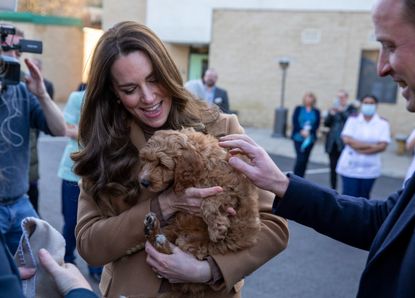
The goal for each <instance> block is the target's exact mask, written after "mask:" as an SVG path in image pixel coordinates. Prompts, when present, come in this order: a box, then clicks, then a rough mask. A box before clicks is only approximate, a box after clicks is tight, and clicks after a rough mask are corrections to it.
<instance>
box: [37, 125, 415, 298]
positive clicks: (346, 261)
mask: <svg viewBox="0 0 415 298" xmlns="http://www.w3.org/2000/svg"><path fill="white" fill-rule="evenodd" d="M247 133H248V134H250V135H251V136H252V137H253V138H254V139H255V140H256V141H257V142H258V143H260V144H261V145H262V146H264V147H265V148H266V149H267V151H268V152H270V153H272V157H273V159H274V161H275V162H276V163H277V164H278V165H279V166H280V168H281V169H282V170H283V171H290V170H291V169H292V167H293V159H292V156H293V155H292V144H291V141H290V140H287V139H273V138H271V137H270V135H271V132H270V131H268V130H258V129H247ZM65 144H66V139H65V138H50V137H45V136H42V137H41V138H40V140H39V152H40V156H39V157H40V171H41V180H40V212H41V216H42V217H43V218H44V219H46V220H47V221H49V222H50V223H51V224H52V225H53V226H55V227H56V228H57V229H58V230H59V231H60V230H61V229H62V216H61V209H60V208H61V204H60V183H61V182H60V180H59V179H58V177H57V175H56V173H57V167H58V163H59V160H60V157H61V155H62V151H63V148H64V146H65ZM319 150H321V152H319ZM387 154H388V155H387V156H388V163H389V162H390V163H391V165H390V167H392V168H391V169H388V170H389V173H390V175H389V176H382V177H381V178H380V179H379V180H378V181H377V182H376V184H375V187H374V190H373V194H374V197H377V198H382V197H384V194H388V193H390V192H392V191H393V190H396V189H397V188H398V187H400V185H401V184H402V179H401V176H403V175H404V173H405V171H406V164H405V163H406V162H407V164H408V165H409V161H410V158H409V157H408V156H403V157H399V156H396V157H395V156H393V154H394V153H393V150H391V149H390V152H388V153H387ZM312 161H313V162H311V163H310V165H309V170H310V171H309V172H308V174H307V176H306V178H308V179H310V180H312V181H315V182H317V183H320V184H322V185H328V169H327V164H326V163H327V158H325V155H324V151H323V150H322V147H321V144H318V145H317V146H316V148H314V151H313V154H312ZM388 166H389V165H388ZM391 176H394V177H391ZM289 226H290V241H289V246H288V248H287V249H286V250H285V251H284V252H282V253H281V254H280V255H278V256H276V257H275V258H273V259H272V260H270V261H269V262H268V263H266V264H265V265H264V266H262V267H261V268H260V269H258V270H257V271H256V272H254V273H253V274H251V275H250V276H248V277H247V278H246V286H245V287H244V289H243V296H244V297H248V298H249V297H261V298H268V297H269V298H271V297H273V298H274V297H287V298H295V297H301V298H307V297H319V298H326V297H327V298H332V297H336V298H341V297H345V298H346V297H353V296H354V295H355V294H356V291H357V286H358V281H359V276H360V273H361V271H362V269H363V267H364V264H365V259H366V257H367V253H366V252H364V251H362V250H359V249H355V248H351V247H348V246H346V245H343V244H341V243H339V242H337V241H334V240H332V239H330V238H328V237H325V236H322V235H320V234H318V233H316V232H315V231H314V230H311V229H309V228H306V227H304V226H301V225H299V224H296V223H294V222H290V223H289ZM77 263H78V266H79V267H80V269H81V271H82V272H83V273H84V274H85V275H87V274H86V273H87V270H86V265H85V262H84V261H83V260H82V259H80V258H79V259H78V260H77ZM91 282H92V281H91ZM92 284H93V286H94V289H95V290H96V291H97V292H98V289H97V285H96V284H95V283H92Z"/></svg>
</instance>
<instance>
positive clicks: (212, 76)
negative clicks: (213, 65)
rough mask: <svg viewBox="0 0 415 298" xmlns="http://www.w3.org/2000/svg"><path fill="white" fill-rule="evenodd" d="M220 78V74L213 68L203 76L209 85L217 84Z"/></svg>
mask: <svg viewBox="0 0 415 298" xmlns="http://www.w3.org/2000/svg"><path fill="white" fill-rule="evenodd" d="M217 79H218V75H217V74H216V73H215V72H214V71H211V70H207V71H206V73H205V76H204V77H203V81H204V82H205V84H206V85H207V86H208V87H213V86H215V84H216V80H217Z"/></svg>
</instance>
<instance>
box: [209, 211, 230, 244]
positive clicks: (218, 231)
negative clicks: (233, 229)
mask: <svg viewBox="0 0 415 298" xmlns="http://www.w3.org/2000/svg"><path fill="white" fill-rule="evenodd" d="M229 225H230V223H229V220H228V218H221V217H218V218H217V219H216V221H214V222H213V223H212V225H210V226H209V228H208V231H209V238H210V240H212V241H213V242H219V241H222V240H224V239H225V238H226V236H227V235H228V229H229Z"/></svg>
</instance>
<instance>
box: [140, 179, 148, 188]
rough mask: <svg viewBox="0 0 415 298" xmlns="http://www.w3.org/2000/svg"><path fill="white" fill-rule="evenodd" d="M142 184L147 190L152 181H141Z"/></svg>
mask: <svg viewBox="0 0 415 298" xmlns="http://www.w3.org/2000/svg"><path fill="white" fill-rule="evenodd" d="M140 184H141V186H142V187H144V188H147V187H149V186H150V181H148V180H147V179H141V180H140Z"/></svg>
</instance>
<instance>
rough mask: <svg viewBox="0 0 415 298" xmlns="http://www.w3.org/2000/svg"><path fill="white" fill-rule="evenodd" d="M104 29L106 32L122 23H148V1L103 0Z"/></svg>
mask: <svg viewBox="0 0 415 298" xmlns="http://www.w3.org/2000/svg"><path fill="white" fill-rule="evenodd" d="M102 5H103V11H102V28H103V29H104V30H106V29H108V28H110V27H112V26H113V25H114V24H115V23H118V22H121V21H136V22H139V23H142V24H145V23H146V15H147V0H134V1H131V0H117V1H114V0H103V2H102Z"/></svg>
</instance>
